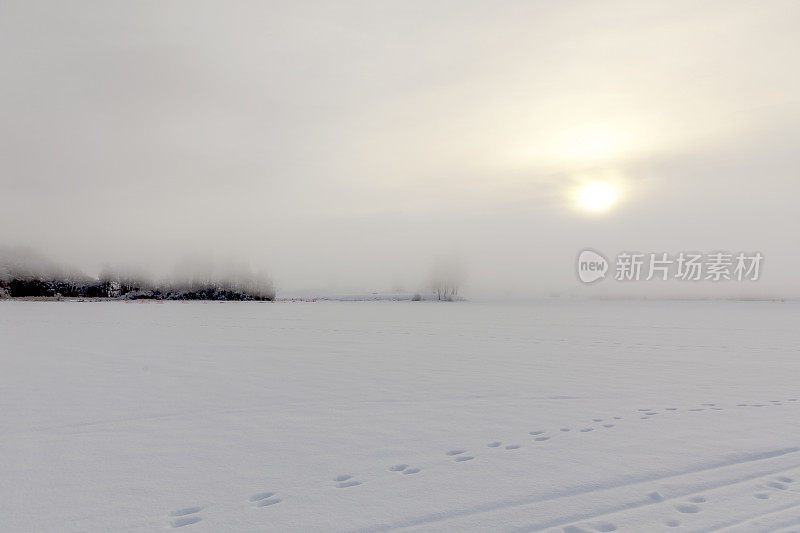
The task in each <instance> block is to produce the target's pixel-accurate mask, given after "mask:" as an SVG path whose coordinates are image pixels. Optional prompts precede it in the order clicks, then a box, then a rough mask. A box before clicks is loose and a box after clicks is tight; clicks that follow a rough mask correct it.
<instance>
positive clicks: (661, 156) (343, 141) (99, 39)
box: [0, 0, 800, 296]
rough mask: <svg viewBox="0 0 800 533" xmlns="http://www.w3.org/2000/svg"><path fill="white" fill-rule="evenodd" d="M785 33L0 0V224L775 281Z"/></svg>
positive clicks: (783, 179) (354, 279)
mask: <svg viewBox="0 0 800 533" xmlns="http://www.w3.org/2000/svg"><path fill="white" fill-rule="evenodd" d="M798 28H800V3H798V2H797V1H795V0H787V1H777V0H776V1H770V0H768V1H764V2H752V1H742V2H737V1H731V0H726V1H719V2H713V1H712V2H697V1H663V2H648V1H629V2H614V1H604V2H594V1H584V2H571V1H550V2H536V1H527V2H489V1H482V2H468V1H464V0H458V1H431V0H424V1H402V2H400V1H398V2H375V1H363V2H275V3H272V4H270V3H269V2H233V1H225V2H222V1H219V2H200V1H197V0H192V1H170V2H163V1H151V2H145V1H137V2H130V1H126V2H111V1H98V2H55V1H53V2H37V1H30V0H24V1H9V0H5V1H3V2H0V76H2V83H1V84H0V94H1V95H2V98H0V119H2V124H3V127H2V129H0V162H2V167H0V169H2V172H1V173H0V190H1V191H2V193H1V195H0V244H6V245H20V244H24V245H29V246H31V247H33V248H36V249H37V250H39V251H42V252H44V253H46V254H47V255H49V256H50V257H52V258H54V259H58V260H64V261H68V262H71V263H72V264H75V265H76V266H78V267H80V268H83V269H84V270H86V271H87V272H90V273H96V272H97V271H98V270H99V269H100V267H101V265H103V264H104V263H107V262H110V263H116V264H129V263H137V264H142V265H144V266H146V267H147V268H149V269H151V270H152V271H154V272H155V273H161V272H165V271H167V270H169V269H170V268H172V266H173V265H174V264H175V263H176V262H177V261H185V260H186V258H187V257H197V258H206V259H209V258H210V259H213V260H215V261H223V262H224V261H233V262H244V263H248V264H250V265H251V266H252V267H253V268H257V269H261V268H265V269H267V270H268V271H269V272H271V273H272V275H273V276H274V278H275V281H276V283H277V285H278V287H279V288H283V289H285V290H293V289H297V288H308V289H314V288H325V289H331V290H361V289H386V288H391V287H392V286H401V285H402V286H404V287H406V288H408V289H412V290H413V289H416V288H417V287H418V286H420V285H421V284H422V283H423V282H424V281H425V279H426V278H427V276H428V274H429V272H430V271H431V269H432V268H433V265H434V264H435V262H436V261H437V260H438V259H437V258H447V259H448V260H452V261H457V262H458V263H459V264H461V265H462V266H463V268H464V271H465V272H466V275H467V278H468V286H469V287H471V288H472V289H473V290H474V291H476V292H478V291H484V290H492V291H501V292H502V291H508V290H514V291H522V292H538V293H542V292H544V293H549V292H573V293H576V294H581V293H582V291H587V290H592V289H588V288H586V287H583V286H581V285H580V284H579V283H578V282H577V281H576V277H575V271H574V259H575V256H576V254H577V253H578V251H579V250H580V249H581V248H584V247H592V248H595V249H598V250H601V251H604V252H606V253H607V254H608V255H614V254H616V253H617V252H618V251H620V250H640V251H643V252H649V251H665V252H673V253H674V252H679V251H683V250H700V251H709V252H710V251H715V250H720V249H722V250H729V251H740V250H741V251H755V250H758V251H761V252H762V253H763V254H764V256H765V263H764V267H765V268H764V275H763V277H762V279H761V280H760V281H759V282H757V284H753V285H750V286H747V287H742V286H740V285H737V286H732V285H728V286H727V287H725V288H723V289H718V288H709V287H708V284H706V285H703V286H702V287H700V288H699V287H698V286H693V287H691V288H686V287H685V286H681V287H677V286H676V285H674V284H673V285H670V287H669V289H667V290H669V291H672V290H676V291H684V292H686V291H690V292H691V291H701V290H702V291H705V290H710V291H712V292H713V291H715V290H723V291H733V293H736V294H738V292H737V291H740V292H741V291H743V292H742V293H743V294H744V293H747V294H756V293H760V294H771V295H794V296H797V295H799V294H800V274H798V273H797V267H798V265H800V210H798V205H797V204H798V198H800V96H799V95H800V61H798V58H797V53H798V50H800V31H798ZM593 181H603V182H608V183H611V184H613V186H614V187H615V189H616V190H617V191H618V193H619V197H618V199H617V200H616V202H615V203H614V205H612V206H611V207H610V208H609V209H607V210H605V211H602V212H590V211H587V210H585V209H581V208H580V207H578V206H577V205H576V201H575V199H574V195H575V191H576V188H580V187H581V186H582V184H584V183H587V182H593ZM610 287H611V286H610V285H607V286H606V289H598V290H610ZM620 290H622V289H620ZM624 290H629V291H633V292H637V291H642V292H646V291H648V290H651V289H645V287H644V286H642V285H637V286H635V287H634V288H625V289H624ZM652 290H655V289H652ZM662 290H663V289H662Z"/></svg>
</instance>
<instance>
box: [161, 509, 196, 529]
mask: <svg viewBox="0 0 800 533" xmlns="http://www.w3.org/2000/svg"><path fill="white" fill-rule="evenodd" d="M201 510H202V507H185V508H183V509H177V510H175V511H172V512H171V513H169V515H170V516H174V517H176V518H175V520H173V521H172V522H171V523H170V525H171V526H172V527H173V528H175V527H183V526H188V525H189V524H195V523H197V522H199V521H200V520H202V518H200V517H199V516H191V515H195V514H196V513H199V512H200V511H201Z"/></svg>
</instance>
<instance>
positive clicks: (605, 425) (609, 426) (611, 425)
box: [603, 424, 614, 428]
mask: <svg viewBox="0 0 800 533" xmlns="http://www.w3.org/2000/svg"><path fill="white" fill-rule="evenodd" d="M603 427H604V428H613V427H614V424H603Z"/></svg>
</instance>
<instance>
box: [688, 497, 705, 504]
mask: <svg viewBox="0 0 800 533" xmlns="http://www.w3.org/2000/svg"><path fill="white" fill-rule="evenodd" d="M689 501H690V502H692V503H706V502H707V501H708V500H706V499H705V498H703V497H702V496H695V497H694V498H689Z"/></svg>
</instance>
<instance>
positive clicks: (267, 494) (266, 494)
mask: <svg viewBox="0 0 800 533" xmlns="http://www.w3.org/2000/svg"><path fill="white" fill-rule="evenodd" d="M275 494H276V493H275V492H272V491H269V492H259V493H258V494H253V495H252V496H250V497H249V498H248V500H250V501H251V502H260V501H263V500H266V499H268V498H272V497H273V496H275Z"/></svg>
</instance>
